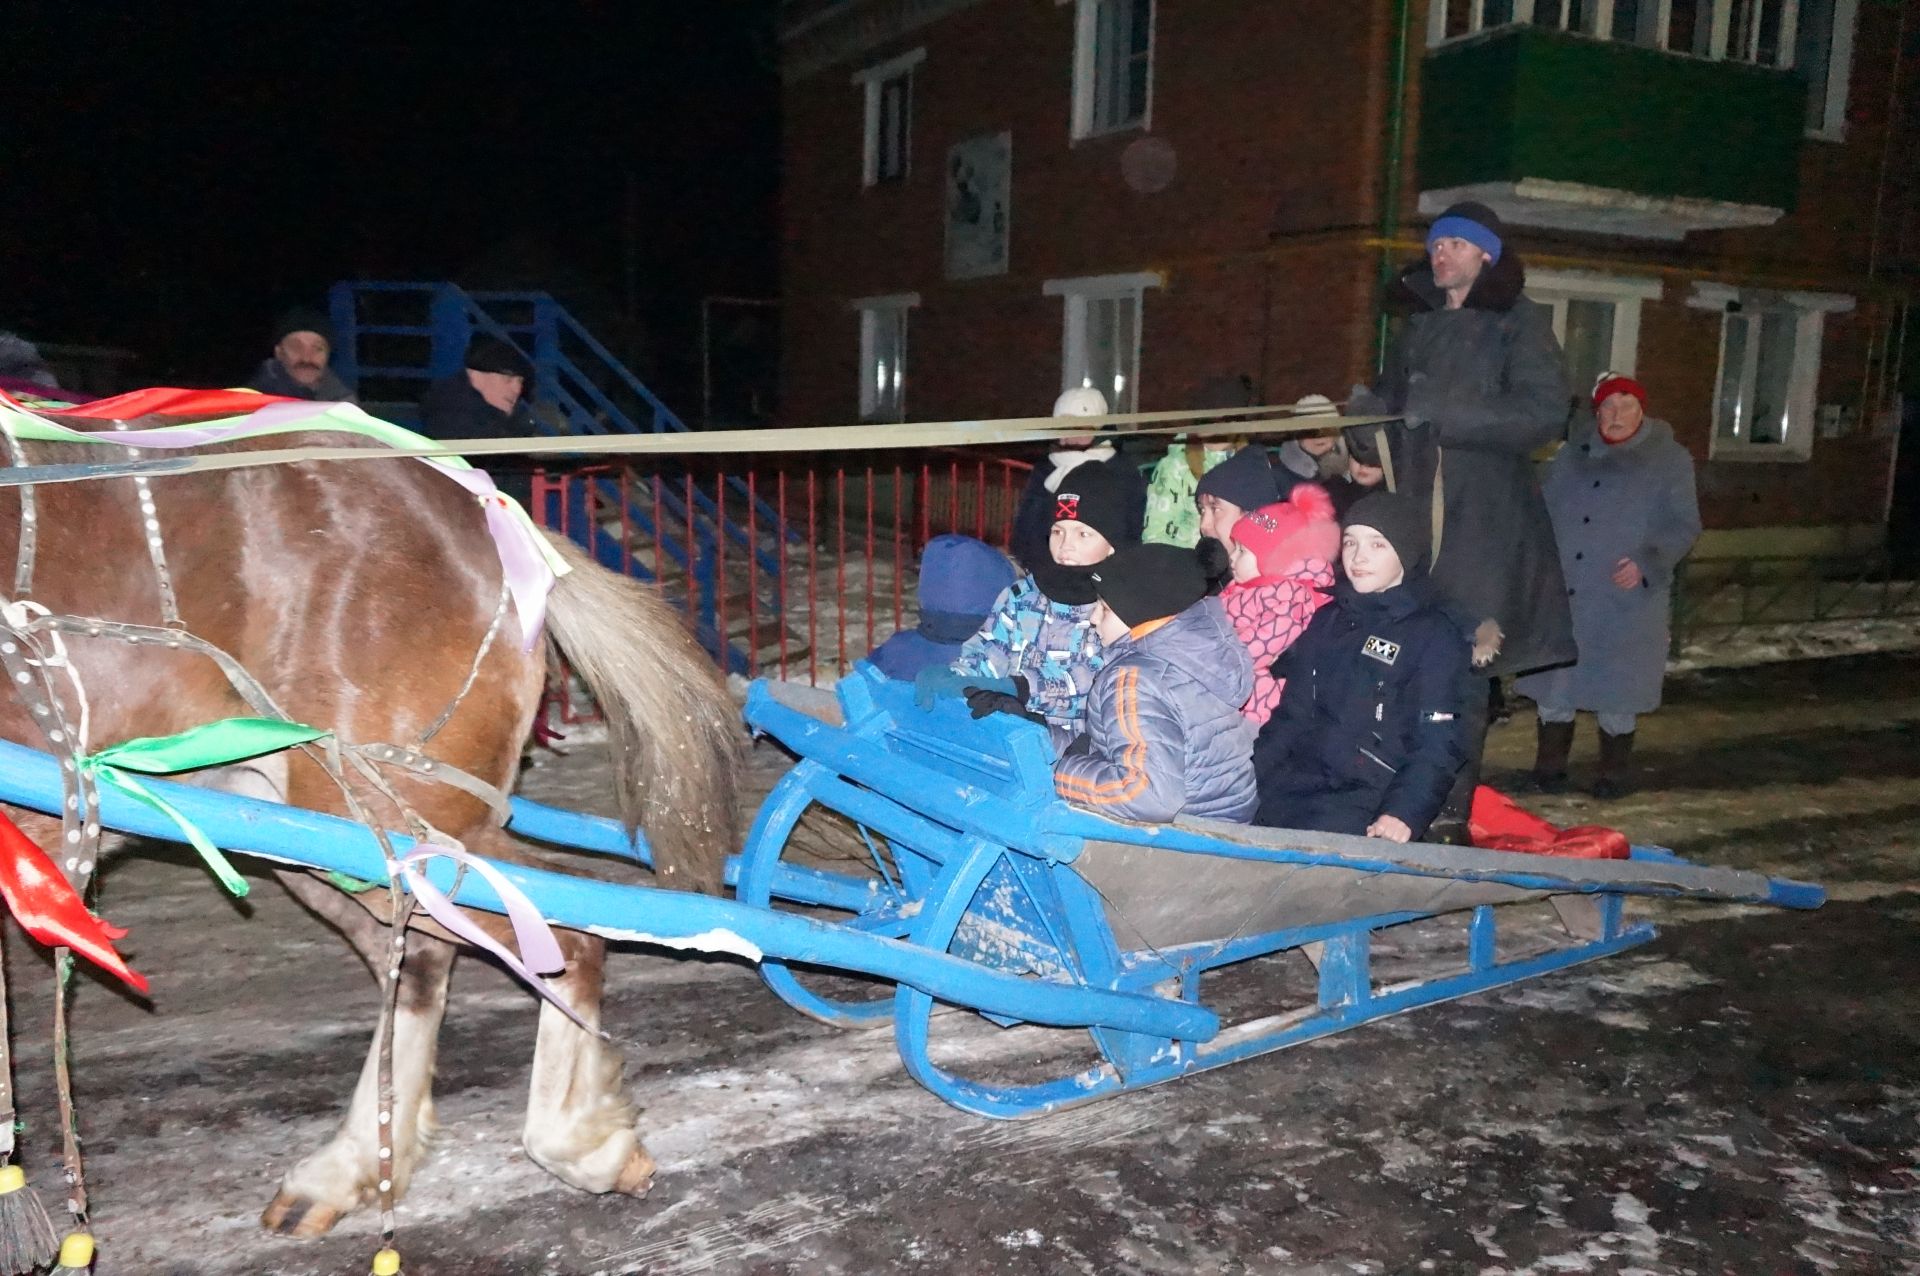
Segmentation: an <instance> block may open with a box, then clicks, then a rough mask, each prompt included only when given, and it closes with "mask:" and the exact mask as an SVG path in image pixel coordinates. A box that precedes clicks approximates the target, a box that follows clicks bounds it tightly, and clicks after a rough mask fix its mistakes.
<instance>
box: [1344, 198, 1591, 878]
mask: <svg viewBox="0 0 1920 1276" xmlns="http://www.w3.org/2000/svg"><path fill="white" fill-rule="evenodd" d="M1506 233H1507V232H1506V228H1505V226H1503V225H1502V224H1501V222H1500V218H1499V217H1498V216H1496V215H1495V214H1494V212H1493V211H1492V210H1491V209H1489V208H1487V207H1486V206H1485V205H1483V204H1476V203H1461V204H1455V205H1454V206H1453V207H1451V208H1449V209H1447V211H1446V212H1445V213H1443V214H1441V215H1440V217H1439V218H1437V219H1436V220H1435V221H1434V223H1433V225H1432V226H1431V227H1430V228H1429V229H1428V232H1427V255H1426V258H1425V259H1424V260H1423V261H1420V262H1418V263H1416V264H1414V265H1412V266H1410V267H1408V268H1407V270H1406V271H1405V272H1404V273H1403V274H1402V275H1401V276H1400V279H1399V289H1400V291H1401V292H1402V293H1404V294H1405V296H1407V297H1409V298H1411V299H1412V301H1413V302H1414V304H1415V306H1416V309H1415V312H1414V313H1413V314H1412V315H1411V316H1409V318H1408V320H1407V324H1406V329H1405V331H1404V333H1403V335H1402V337H1401V339H1400V342H1399V343H1398V346H1397V348H1396V349H1395V350H1394V351H1393V352H1392V355H1391V357H1390V358H1389V360H1388V363H1387V370H1386V372H1385V373H1384V374H1383V375H1382V376H1381V378H1380V379H1379V380H1378V381H1377V382H1375V384H1374V386H1373V389H1372V390H1371V391H1368V390H1366V389H1358V390H1357V391H1356V395H1355V398H1354V400H1353V402H1352V403H1351V404H1350V406H1349V411H1352V412H1354V413H1356V414H1358V413H1369V414H1370V413H1375V412H1378V413H1381V414H1402V413H1404V414H1405V416H1406V424H1405V427H1404V428H1403V429H1402V428H1401V427H1395V428H1394V429H1393V430H1390V431H1389V435H1390V446H1389V453H1390V455H1389V459H1390V460H1391V461H1392V462H1393V463H1394V470H1395V474H1394V477H1393V486H1394V487H1395V489H1396V490H1398V491H1402V492H1406V493H1408V494H1410V495H1411V496H1413V497H1414V498H1415V499H1416V500H1417V501H1419V502H1421V503H1422V504H1423V505H1424V506H1425V507H1426V508H1427V510H1428V516H1429V518H1430V525H1431V530H1432V541H1433V547H1432V566H1431V569H1430V570H1431V579H1432V582H1433V588H1434V591H1435V592H1436V593H1437V594H1438V595H1439V597H1440V599H1441V600H1442V601H1443V602H1445V603H1446V604H1447V605H1448V606H1449V607H1450V608H1451V609H1452V610H1453V611H1454V612H1456V613H1457V614H1458V615H1459V616H1460V617H1461V618H1463V619H1464V620H1465V621H1466V623H1467V624H1468V625H1469V627H1471V628H1472V629H1473V630H1474V631H1475V633H1476V635H1477V638H1476V642H1477V646H1478V651H1479V653H1480V654H1486V655H1487V656H1488V659H1487V660H1486V661H1485V662H1484V663H1483V664H1482V665H1481V670H1482V672H1483V673H1484V674H1486V675H1487V676H1489V677H1499V676H1502V675H1505V674H1519V673H1526V672H1529V671H1530V670H1535V669H1545V668H1550V667H1553V666H1557V665H1566V664H1571V663H1572V662H1573V661H1574V659H1575V658H1576V656H1577V654H1578V653H1577V649H1576V648H1575V646H1574V642H1573V617H1572V614H1571V612H1570V611H1569V608H1568V605H1567V587H1566V582H1565V580H1563V579H1562V577H1561V574H1560V555H1559V551H1558V549H1557V548H1556V546H1555V543H1554V536H1553V524H1552V522H1551V521H1549V519H1548V517H1547V506H1546V501H1545V500H1544V498H1543V497H1542V496H1541V493H1540V484H1539V482H1538V480H1537V479H1536V478H1535V477H1534V470H1533V460H1532V455H1533V453H1534V451H1535V450H1537V449H1538V448H1540V447H1542V446H1544V445H1545V444H1548V443H1551V442H1554V441H1555V440H1557V439H1562V438H1564V437H1566V429H1567V420H1568V417H1569V415H1570V413H1571V410H1572V402H1573V400H1572V392H1571V391H1570V389H1569V388H1568V385H1567V372H1566V365H1565V362H1564V361H1563V360H1562V358H1561V355H1560V343H1559V342H1558V341H1556V340H1555V339H1554V335H1553V319H1552V315H1551V312H1550V311H1548V309H1547V308H1546V307H1545V306H1542V305H1540V304H1539V303H1537V302H1533V301H1529V300H1528V299H1526V298H1525V297H1524V296H1522V295H1521V291H1522V289H1523V288H1524V287H1525V285H1526V271H1525V268H1524V267H1523V265H1522V264H1521V261H1520V257H1519V254H1517V253H1516V252H1515V251H1514V250H1513V247H1512V246H1511V245H1510V244H1508V243H1507V242H1506ZM1396 435H1397V437H1393V436H1396ZM1403 459H1404V462H1405V463H1404V464H1402V463H1401V462H1402V461H1403ZM1465 717H1466V724H1465V731H1464V737H1465V739H1466V740H1467V742H1468V749H1467V756H1468V761H1467V764H1466V765H1465V766H1463V767H1462V769H1461V773H1460V776H1459V777H1458V779H1457V781H1456V784H1455V787H1454V790H1453V792H1452V794H1451V795H1450V796H1449V799H1448V802H1447V808H1446V810H1445V811H1444V812H1443V813H1442V815H1441V817H1440V819H1439V820H1438V821H1436V826H1435V828H1434V830H1433V837H1434V840H1436V841H1441V840H1446V841H1464V840H1465V837H1466V816H1467V812H1468V810H1469V806H1470V803H1471V801H1472V796H1473V787H1474V785H1475V784H1476V783H1477V782H1478V778H1479V772H1480V756H1481V753H1482V750H1483V749H1484V748H1485V745H1486V732H1487V715H1486V697H1485V696H1473V697H1469V704H1468V706H1467V709H1466V712H1465Z"/></svg>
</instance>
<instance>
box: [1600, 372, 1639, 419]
mask: <svg viewBox="0 0 1920 1276" xmlns="http://www.w3.org/2000/svg"><path fill="white" fill-rule="evenodd" d="M1616 394H1631V395H1632V396H1633V397H1634V398H1636V399H1638V400H1640V410H1641V411H1642V412H1644V411H1646V409H1647V389H1646V387H1645V386H1643V385H1641V384H1640V383H1639V382H1638V381H1635V380H1634V379H1633V378H1632V377H1627V376H1622V375H1620V374H1619V373H1618V372H1609V373H1607V374H1606V375H1605V376H1603V377H1601V378H1600V380H1599V381H1598V382H1597V383H1596V384H1595V385H1594V387H1593V406H1594V407H1595V408H1598V407H1599V406H1600V405H1601V404H1602V403H1605V402H1606V401H1607V400H1608V399H1611V398H1612V397H1613V396H1614V395H1616Z"/></svg>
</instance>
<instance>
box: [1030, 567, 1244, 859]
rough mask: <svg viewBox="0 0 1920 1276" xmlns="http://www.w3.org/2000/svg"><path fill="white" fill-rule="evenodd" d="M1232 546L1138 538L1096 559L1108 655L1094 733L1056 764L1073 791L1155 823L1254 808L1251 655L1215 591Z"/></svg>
mask: <svg viewBox="0 0 1920 1276" xmlns="http://www.w3.org/2000/svg"><path fill="white" fill-rule="evenodd" d="M1224 557H1225V555H1224V554H1223V553H1222V551H1221V549H1220V546H1219V544H1218V543H1217V542H1215V541H1211V540H1203V541H1201V542H1200V544H1199V546H1198V548H1196V549H1183V548H1181V547H1180V546H1178V545H1161V544H1154V545H1131V546H1128V547H1127V548H1126V549H1123V550H1121V551H1120V552H1119V553H1117V554H1115V555H1114V556H1113V557H1111V558H1109V559H1107V560H1106V561H1105V562H1103V563H1101V564H1100V565H1099V566H1097V567H1096V568H1094V570H1093V586H1094V590H1095V593H1096V595H1097V597H1098V601H1097V602H1096V603H1095V604H1094V607H1093V623H1094V625H1095V626H1096V627H1097V628H1098V629H1099V631H1100V636H1101V640H1102V641H1103V642H1104V643H1105V645H1106V652H1107V662H1106V664H1105V666H1104V667H1103V668H1102V669H1101V670H1100V673H1099V676H1098V677H1096V678H1095V679H1094V682H1093V688H1092V691H1091V692H1090V693H1089V695H1088V697H1087V715H1086V723H1085V726H1086V730H1085V734H1083V735H1080V736H1079V737H1077V738H1076V739H1075V740H1074V741H1073V743H1072V744H1070V745H1069V746H1068V747H1067V749H1066V751H1065V752H1064V754H1063V755H1062V756H1061V758H1060V761H1059V762H1058V763H1057V764H1056V765H1055V767H1054V772H1053V783H1054V790H1055V792H1057V793H1059V795H1060V796H1061V797H1063V798H1065V799H1066V800H1067V801H1069V802H1072V803H1075V804H1076V805H1080V806H1085V807H1090V808H1092V809H1093V810H1096V811H1098V812H1100V813H1101V814H1102V815H1110V816H1115V817H1118V818H1120V819H1128V820H1140V821H1142V822H1147V823H1163V822H1165V821H1167V820H1171V819H1173V818H1174V817H1175V816H1180V815H1187V816H1195V817H1199V818H1202V819H1214V820H1230V821H1233V822H1234V823H1237V824H1244V823H1246V822H1247V820H1248V819H1249V818H1250V817H1251V816H1252V815H1253V809H1254V805H1255V803H1256V801H1257V800H1258V795H1257V794H1256V792H1255V790H1254V784H1253V727H1252V724H1250V723H1249V722H1248V721H1247V720H1246V719H1245V718H1243V717H1242V716H1241V715H1240V705H1241V704H1242V702H1244V701H1245V700H1246V698H1247V694H1248V692H1249V691H1250V690H1251V689H1252V685H1253V666H1252V664H1251V662H1250V661H1249V659H1248V657H1247V650H1246V648H1245V647H1243V646H1241V645H1240V643H1239V642H1238V641H1237V640H1236V639H1235V638H1234V635H1233V629H1232V627H1231V626H1230V625H1229V624H1228V623H1227V618H1226V616H1225V615H1224V614H1223V613H1222V611H1221V609H1220V604H1219V602H1218V601H1217V600H1215V599H1213V598H1211V597H1209V596H1208V593H1209V585H1208V582H1209V580H1211V579H1213V578H1215V577H1217V576H1219V575H1221V574H1222V573H1224V571H1225V567H1226V565H1225V563H1224V562H1223V561H1222V560H1223V559H1224ZM1057 739H1058V736H1057V735H1056V740H1057Z"/></svg>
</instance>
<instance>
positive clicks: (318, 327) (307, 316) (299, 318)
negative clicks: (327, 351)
mask: <svg viewBox="0 0 1920 1276" xmlns="http://www.w3.org/2000/svg"><path fill="white" fill-rule="evenodd" d="M296 332H312V333H317V334H319V335H320V336H321V337H323V338H325V339H326V343H327V344H328V345H334V344H335V342H334V339H333V321H332V320H331V319H329V318H327V316H326V315H325V314H323V313H322V312H320V311H318V310H315V309H314V308H313V307H312V306H295V307H293V308H292V309H291V310H283V311H281V312H280V317H279V318H278V319H275V320H274V321H273V343H272V344H274V345H276V346H277V345H279V344H280V343H281V342H282V341H285V340H286V339H287V338H288V337H290V336H292V335H293V334H294V333H296Z"/></svg>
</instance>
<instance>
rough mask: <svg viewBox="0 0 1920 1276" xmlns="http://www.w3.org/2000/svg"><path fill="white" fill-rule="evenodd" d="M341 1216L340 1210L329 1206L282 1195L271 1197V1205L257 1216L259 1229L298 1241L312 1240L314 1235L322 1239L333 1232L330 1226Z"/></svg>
mask: <svg viewBox="0 0 1920 1276" xmlns="http://www.w3.org/2000/svg"><path fill="white" fill-rule="evenodd" d="M342 1217H343V1213H342V1211H340V1210H337V1209H335V1208H333V1206H331V1205H322V1204H320V1203H319V1202H318V1201H310V1200H307V1199H305V1198H303V1197H298V1196H288V1195H287V1194H286V1193H285V1192H282V1193H280V1195H278V1196H276V1197H274V1198H273V1203H272V1204H270V1205H268V1206H267V1208H266V1209H265V1210H264V1211H262V1212H261V1214H260V1226H262V1227H264V1228H266V1229H267V1230H268V1231H269V1232H272V1233H273V1234H274V1235H275V1236H293V1237H297V1238H299V1239H301V1240H312V1239H313V1238H314V1237H316V1236H325V1235H326V1234H327V1233H328V1232H331V1231H332V1230H333V1225H334V1224H335V1223H338V1222H339V1221H340V1219H341V1218H342Z"/></svg>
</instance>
